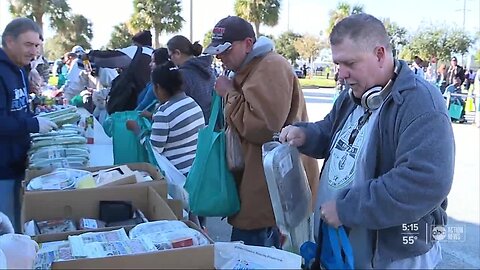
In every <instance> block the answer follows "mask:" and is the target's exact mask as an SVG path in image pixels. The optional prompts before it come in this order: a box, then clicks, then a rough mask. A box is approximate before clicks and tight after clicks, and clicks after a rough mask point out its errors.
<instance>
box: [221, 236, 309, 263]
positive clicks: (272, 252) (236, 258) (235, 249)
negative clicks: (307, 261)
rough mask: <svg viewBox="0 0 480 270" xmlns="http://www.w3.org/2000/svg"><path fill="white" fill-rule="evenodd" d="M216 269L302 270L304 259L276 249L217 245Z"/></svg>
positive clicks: (237, 243) (236, 243)
mask: <svg viewBox="0 0 480 270" xmlns="http://www.w3.org/2000/svg"><path fill="white" fill-rule="evenodd" d="M214 258H215V269H301V266H302V257H300V256H299V255H296V254H293V253H290V252H287V251H283V250H280V249H276V248H269V247H257V246H248V245H244V244H241V243H239V242H234V243H227V242H216V243H215V256H214Z"/></svg>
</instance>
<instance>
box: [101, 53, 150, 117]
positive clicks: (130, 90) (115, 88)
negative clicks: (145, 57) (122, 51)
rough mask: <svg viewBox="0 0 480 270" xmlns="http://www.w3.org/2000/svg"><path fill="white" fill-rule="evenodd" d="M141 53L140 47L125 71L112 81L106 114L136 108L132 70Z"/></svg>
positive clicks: (135, 92)
mask: <svg viewBox="0 0 480 270" xmlns="http://www.w3.org/2000/svg"><path fill="white" fill-rule="evenodd" d="M141 53H142V47H140V46H139V47H138V48H137V51H136V52H135V55H134V56H133V59H132V62H131V63H130V65H129V66H128V68H127V69H126V70H123V71H122V72H121V73H120V74H119V75H118V76H117V77H116V78H115V79H113V81H112V87H111V88H110V93H109V94H108V100H107V112H108V114H113V113H115V112H123V111H130V110H134V109H135V108H136V107H137V94H138V93H137V92H138V91H137V84H136V82H135V77H134V75H133V74H134V70H135V66H136V63H137V62H138V58H139V57H138V56H139V55H140V54H141Z"/></svg>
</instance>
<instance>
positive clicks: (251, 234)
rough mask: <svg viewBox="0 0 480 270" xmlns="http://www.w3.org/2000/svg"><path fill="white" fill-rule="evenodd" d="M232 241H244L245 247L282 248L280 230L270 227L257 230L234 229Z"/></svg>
mask: <svg viewBox="0 0 480 270" xmlns="http://www.w3.org/2000/svg"><path fill="white" fill-rule="evenodd" d="M230 241H232V242H234V241H243V243H244V244H245V245H251V246H262V247H271V246H274V247H276V248H280V232H279V230H278V228H274V227H268V228H262V229H255V230H242V229H238V228H235V227H234V228H232V236H231V238H230Z"/></svg>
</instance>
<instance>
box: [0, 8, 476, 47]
mask: <svg viewBox="0 0 480 270" xmlns="http://www.w3.org/2000/svg"><path fill="white" fill-rule="evenodd" d="M464 1H466V6H467V12H466V16H465V21H466V27H465V28H466V30H467V31H469V32H471V33H474V32H476V31H479V27H480V0H401V1H398V0H359V1H349V0H347V1H346V2H348V3H350V4H355V3H360V4H363V6H364V9H365V12H367V13H370V14H372V15H374V16H377V17H381V18H390V19H391V20H392V21H394V22H397V23H398V24H399V25H401V26H403V27H406V28H407V29H408V30H409V31H415V30H417V29H418V28H419V27H420V26H422V25H425V24H426V25H429V24H435V25H444V24H445V25H452V26H454V25H455V26H457V27H460V28H461V27H462V24H463V11H462V9H463V4H464ZM68 2H69V4H70V6H71V8H72V10H73V11H74V12H75V13H79V14H82V15H84V16H85V17H87V18H88V19H90V20H91V21H92V23H93V31H94V38H93V40H92V45H93V47H94V48H99V47H101V46H103V45H105V44H106V43H107V42H108V40H109V39H110V33H111V31H112V29H113V26H114V25H116V24H118V23H121V22H123V21H126V20H127V19H128V18H129V17H130V15H131V14H132V12H133V6H132V2H133V1H132V0H68ZM338 2H339V1H337V0H282V10H281V14H280V21H279V24H278V25H277V26H276V27H274V28H270V27H265V26H261V27H260V31H261V32H262V33H268V34H273V35H275V36H277V35H278V34H280V33H282V32H283V31H286V30H287V28H288V27H287V26H288V25H289V28H290V29H291V30H293V31H295V32H298V33H301V34H305V33H310V34H314V35H318V34H319V33H320V32H321V31H323V30H324V29H325V28H326V27H327V24H328V12H329V11H330V10H331V9H334V8H335V7H336V5H337V3H338ZM233 3H234V0H193V39H194V40H203V37H204V35H205V33H206V32H207V31H209V30H211V28H213V26H214V25H215V23H216V22H217V21H218V20H220V19H221V18H223V17H225V16H227V15H233V13H234V12H233ZM182 5H183V17H184V19H185V20H186V22H185V23H184V27H183V29H182V31H180V32H179V34H182V35H185V36H186V37H189V35H190V27H189V25H190V15H189V14H190V1H189V0H182ZM289 5H290V8H288V6H289ZM288 10H289V12H288ZM288 14H289V16H288ZM10 20H11V16H10V14H9V13H8V1H7V0H0V31H3V29H4V27H5V25H6V24H7V23H8V22H9V21H10ZM45 32H46V33H45V36H46V37H47V38H48V37H51V36H52V35H53V33H52V31H51V30H48V29H47V30H46V31H45ZM171 36H172V35H171V34H170V35H166V34H162V35H161V39H160V41H161V42H162V43H166V41H167V40H168V39H169V38H170V37H171Z"/></svg>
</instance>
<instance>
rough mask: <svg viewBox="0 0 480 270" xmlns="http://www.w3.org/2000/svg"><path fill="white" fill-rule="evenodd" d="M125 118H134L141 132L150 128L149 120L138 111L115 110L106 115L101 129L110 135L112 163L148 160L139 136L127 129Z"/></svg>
mask: <svg viewBox="0 0 480 270" xmlns="http://www.w3.org/2000/svg"><path fill="white" fill-rule="evenodd" d="M127 120H136V121H137V123H138V125H139V126H140V128H141V130H142V132H144V131H145V130H149V129H151V124H150V122H149V121H148V120H146V119H145V118H144V117H142V116H140V113H139V112H138V111H124V112H116V113H114V114H112V115H110V116H108V117H107V118H106V119H105V121H104V122H103V129H104V130H105V133H106V134H107V135H108V136H110V137H112V142H113V163H114V164H115V165H117V164H125V163H135V162H148V161H149V158H148V153H147V151H146V149H145V147H144V146H143V144H141V143H140V140H139V138H137V136H136V135H135V134H134V133H133V132H132V131H130V130H128V129H127V126H126V125H127V124H126V123H127Z"/></svg>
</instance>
